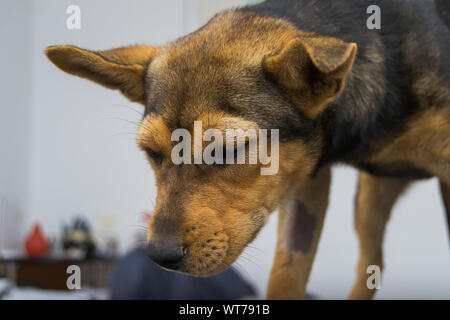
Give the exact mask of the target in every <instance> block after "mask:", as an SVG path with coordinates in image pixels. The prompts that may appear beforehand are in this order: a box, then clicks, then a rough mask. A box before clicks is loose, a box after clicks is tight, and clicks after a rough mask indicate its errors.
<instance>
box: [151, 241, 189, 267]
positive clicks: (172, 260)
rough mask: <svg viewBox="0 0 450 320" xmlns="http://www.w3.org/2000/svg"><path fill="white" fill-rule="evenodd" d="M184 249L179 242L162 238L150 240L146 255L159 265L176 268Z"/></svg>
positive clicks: (180, 261)
mask: <svg viewBox="0 0 450 320" xmlns="http://www.w3.org/2000/svg"><path fill="white" fill-rule="evenodd" d="M184 252H185V249H184V247H183V245H182V244H181V243H178V242H174V241H164V240H156V241H154V240H150V242H149V243H148V245H147V255H148V257H149V258H150V259H152V260H153V261H154V262H155V263H156V264H158V265H160V266H161V267H164V268H167V269H172V270H178V269H179V268H180V266H181V264H182V262H183V258H184Z"/></svg>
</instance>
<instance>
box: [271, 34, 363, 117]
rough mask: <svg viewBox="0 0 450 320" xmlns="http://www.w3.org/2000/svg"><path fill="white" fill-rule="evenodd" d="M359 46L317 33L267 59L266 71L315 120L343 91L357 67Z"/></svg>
mask: <svg viewBox="0 0 450 320" xmlns="http://www.w3.org/2000/svg"><path fill="white" fill-rule="evenodd" d="M356 51H357V46H356V44H355V43H347V42H344V41H341V40H339V39H336V38H332V37H324V36H319V35H315V34H311V35H307V36H302V37H300V38H295V39H293V40H291V41H290V42H289V43H288V44H287V45H286V46H285V47H284V48H283V49H282V50H281V52H279V53H278V54H276V55H273V56H268V57H266V58H264V60H263V68H264V69H265V70H266V71H267V72H268V73H269V74H270V75H272V77H274V79H275V80H276V81H277V82H278V83H279V84H280V85H282V86H283V87H284V88H286V89H287V90H288V92H289V93H290V94H291V96H292V97H293V99H294V101H295V102H296V103H297V105H299V107H300V108H301V109H302V110H303V111H304V112H305V113H306V115H307V116H309V117H311V118H315V117H317V115H318V114H319V113H320V112H321V111H322V110H323V109H324V108H325V106H326V105H327V104H328V103H329V102H331V101H332V100H333V99H335V98H337V97H338V96H339V94H340V93H341V92H342V90H343V88H344V84H345V78H346V76H347V74H348V72H349V71H350V70H351V68H352V66H353V62H354V60H355V57H356Z"/></svg>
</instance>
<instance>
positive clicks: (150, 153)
mask: <svg viewBox="0 0 450 320" xmlns="http://www.w3.org/2000/svg"><path fill="white" fill-rule="evenodd" d="M145 152H146V153H147V155H148V156H149V157H150V158H151V159H152V160H153V161H154V162H155V163H156V164H161V162H162V156H161V154H160V153H158V152H156V151H153V150H152V149H149V148H146V149H145Z"/></svg>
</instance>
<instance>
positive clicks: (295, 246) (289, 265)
mask: <svg viewBox="0 0 450 320" xmlns="http://www.w3.org/2000/svg"><path fill="white" fill-rule="evenodd" d="M330 181H331V172H330V168H328V167H327V168H324V169H322V170H321V171H320V172H319V174H318V175H317V176H316V177H315V178H313V179H311V180H310V181H309V182H308V183H307V184H306V185H304V186H303V187H301V188H300V189H299V191H298V192H296V194H295V196H294V197H293V198H292V199H289V200H286V201H285V202H284V203H283V204H282V205H281V206H280V212H279V216H278V239H277V248H276V253H275V260H274V264H273V266H272V271H271V274H270V279H269V286H268V288H267V299H303V298H304V296H305V291H306V284H307V282H308V278H309V274H310V271H311V267H312V264H313V261H314V256H315V254H316V250H317V245H318V243H319V238H320V233H321V231H322V226H323V221H324V218H325V212H326V209H327V206H328V195H329V190H330Z"/></svg>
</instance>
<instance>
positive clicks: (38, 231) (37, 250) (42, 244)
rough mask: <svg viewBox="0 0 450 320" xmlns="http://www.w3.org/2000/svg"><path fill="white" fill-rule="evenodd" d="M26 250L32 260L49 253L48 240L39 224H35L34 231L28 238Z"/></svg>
mask: <svg viewBox="0 0 450 320" xmlns="http://www.w3.org/2000/svg"><path fill="white" fill-rule="evenodd" d="M25 249H26V250H27V253H28V255H29V256H30V257H32V258H40V257H42V256H44V255H45V254H46V253H47V252H48V249H49V243H48V240H47V238H46V237H45V235H44V232H43V231H42V228H41V226H40V225H39V224H38V223H35V224H34V226H33V229H32V230H31V232H30V233H29V235H28V237H27V238H26V240H25Z"/></svg>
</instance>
